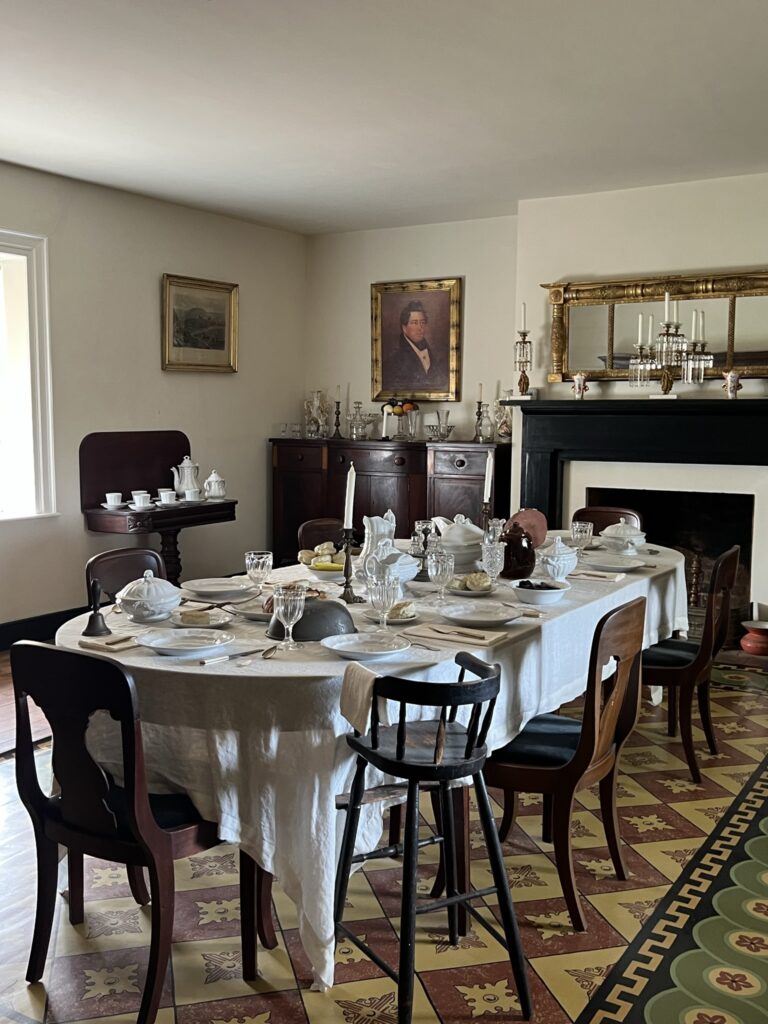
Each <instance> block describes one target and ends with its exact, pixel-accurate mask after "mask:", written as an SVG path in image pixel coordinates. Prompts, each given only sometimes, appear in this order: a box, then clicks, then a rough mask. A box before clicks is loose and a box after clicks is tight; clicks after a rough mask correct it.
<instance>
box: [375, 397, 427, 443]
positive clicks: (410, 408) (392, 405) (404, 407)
mask: <svg viewBox="0 0 768 1024" xmlns="http://www.w3.org/2000/svg"><path fill="white" fill-rule="evenodd" d="M418 411H419V406H418V404H417V403H416V402H412V401H411V400H410V399H408V398H405V399H401V398H390V400H389V401H388V402H385V403H384V405H382V407H381V413H382V416H383V415H384V413H386V414H387V416H395V417H396V420H395V423H396V424H397V426H396V428H395V429H394V430H392V429H391V427H390V425H389V424H388V425H387V434H388V435H389V436H391V437H394V438H398V439H401V440H402V439H407V440H409V441H413V440H415V439H416V427H417V420H418V417H417V416H415V415H412V416H411V415H409V413H417V412H418Z"/></svg>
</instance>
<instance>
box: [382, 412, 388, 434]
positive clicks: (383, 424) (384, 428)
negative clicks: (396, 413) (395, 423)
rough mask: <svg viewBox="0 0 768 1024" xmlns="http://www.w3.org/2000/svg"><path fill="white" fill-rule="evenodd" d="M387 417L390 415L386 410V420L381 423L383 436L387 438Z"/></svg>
mask: <svg viewBox="0 0 768 1024" xmlns="http://www.w3.org/2000/svg"><path fill="white" fill-rule="evenodd" d="M387 415H388V413H387V410H386V409H385V410H384V419H383V420H382V421H381V436H382V437H386V436H387Z"/></svg>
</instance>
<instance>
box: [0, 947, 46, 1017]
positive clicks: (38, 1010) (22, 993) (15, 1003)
mask: <svg viewBox="0 0 768 1024" xmlns="http://www.w3.org/2000/svg"><path fill="white" fill-rule="evenodd" d="M50 965H51V961H50V960H49V961H48V966H47V967H46V970H45V974H44V975H43V978H42V981H39V982H38V983H37V984H36V985H29V984H27V982H26V981H25V980H24V976H25V975H26V973H27V964H26V961H25V962H24V963H18V964H2V965H0V1020H2V1021H5V1020H8V1021H10V1020H14V1021H42V1020H43V1018H44V1017H45V1005H46V1000H47V993H46V982H47V981H48V978H49V976H50Z"/></svg>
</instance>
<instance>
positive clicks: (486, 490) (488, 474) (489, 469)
mask: <svg viewBox="0 0 768 1024" xmlns="http://www.w3.org/2000/svg"><path fill="white" fill-rule="evenodd" d="M492 481H493V452H488V455H487V456H486V459H485V484H484V485H483V501H490V500H491V483H492Z"/></svg>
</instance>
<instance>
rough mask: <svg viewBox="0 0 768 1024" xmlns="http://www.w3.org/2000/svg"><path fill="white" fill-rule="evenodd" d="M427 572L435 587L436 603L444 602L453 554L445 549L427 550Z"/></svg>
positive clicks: (451, 568)
mask: <svg viewBox="0 0 768 1024" xmlns="http://www.w3.org/2000/svg"><path fill="white" fill-rule="evenodd" d="M427 572H428V573H429V578H430V579H431V580H432V582H433V583H434V584H435V586H436V587H437V603H438V604H443V603H444V602H445V588H446V587H447V586H448V584H449V583H450V581H451V579H452V577H453V555H451V554H449V553H448V552H447V551H441V550H436V551H427Z"/></svg>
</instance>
